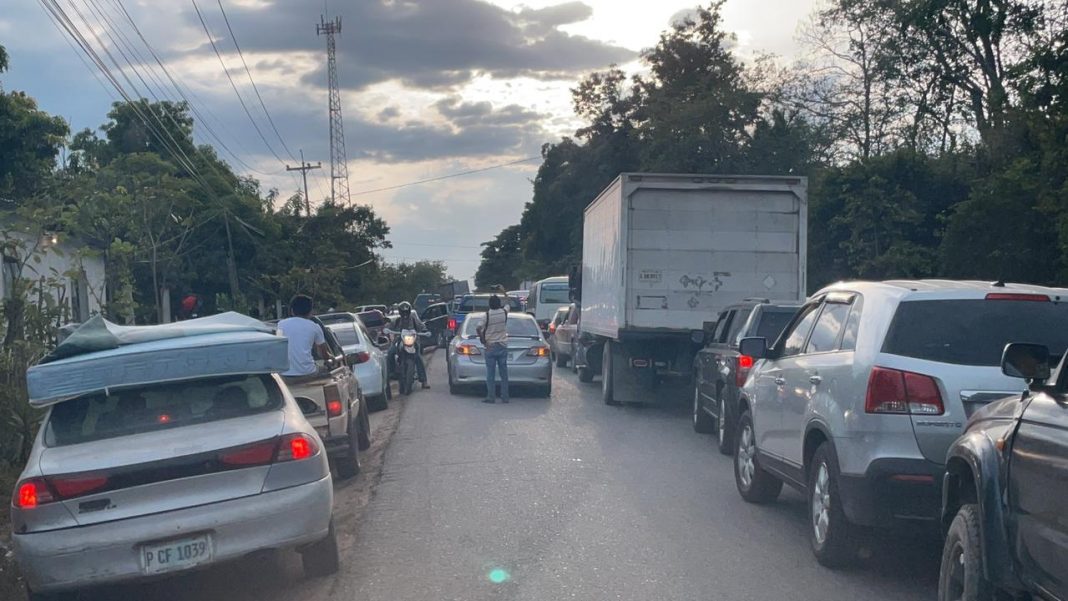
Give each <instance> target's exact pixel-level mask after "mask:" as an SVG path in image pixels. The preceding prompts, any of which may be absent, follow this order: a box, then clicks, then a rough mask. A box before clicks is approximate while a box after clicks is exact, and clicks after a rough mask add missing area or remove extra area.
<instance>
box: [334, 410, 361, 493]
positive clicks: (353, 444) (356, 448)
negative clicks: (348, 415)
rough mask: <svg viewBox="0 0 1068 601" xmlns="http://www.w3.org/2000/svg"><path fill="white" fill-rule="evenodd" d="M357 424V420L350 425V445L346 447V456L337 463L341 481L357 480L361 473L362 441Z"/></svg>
mask: <svg viewBox="0 0 1068 601" xmlns="http://www.w3.org/2000/svg"><path fill="white" fill-rule="evenodd" d="M357 424H358V422H357V421H355V420H354V421H353V422H350V423H349V441H348V442H349V443H348V444H347V445H345V452H344V454H342V455H341V456H340V457H338V460H337V461H336V462H335V467H336V468H337V477H338V479H339V480H348V479H350V478H355V477H356V475H357V474H359V473H360V440H359V434H358V430H359V426H358V425H357Z"/></svg>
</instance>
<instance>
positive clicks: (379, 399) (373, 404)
mask: <svg viewBox="0 0 1068 601" xmlns="http://www.w3.org/2000/svg"><path fill="white" fill-rule="evenodd" d="M367 408H368V409H370V410H371V411H385V410H386V409H387V408H389V401H388V400H386V395H385V394H377V395H375V396H373V397H371V398H369V399H367Z"/></svg>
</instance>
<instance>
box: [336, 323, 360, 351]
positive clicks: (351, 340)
mask: <svg viewBox="0 0 1068 601" xmlns="http://www.w3.org/2000/svg"><path fill="white" fill-rule="evenodd" d="M330 329H331V330H332V331H333V332H334V335H335V336H337V341H338V342H339V343H341V346H354V345H357V344H363V341H362V340H360V335H359V334H358V333H357V332H356V324H354V323H344V324H339V325H334V326H330Z"/></svg>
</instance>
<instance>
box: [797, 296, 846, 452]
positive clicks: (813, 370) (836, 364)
mask: <svg viewBox="0 0 1068 601" xmlns="http://www.w3.org/2000/svg"><path fill="white" fill-rule="evenodd" d="M852 303H853V295H852V294H842V293H837V292H836V293H831V294H828V295H827V297H826V298H825V299H824V301H823V308H822V309H821V310H820V314H819V317H818V318H817V319H816V322H815V325H814V326H813V327H812V332H811V333H810V334H809V337H808V342H806V343H805V348H804V350H803V351H802V352H801V354H799V355H798V356H797V357H796V359H794V361H795V363H796V366H797V372H796V375H794V376H789V377H788V386H789V387H790V389H791V394H788V395H787V396H786V397H784V399H783V408H782V434H783V445H784V446H783V448H784V454H783V458H784V459H786V460H787V461H788V462H790V463H791V464H793V465H795V466H801V465H802V463H803V451H804V438H805V429H806V428H807V427H808V421H809V420H810V419H812V418H813V417H814V416H825V415H827V414H828V412H829V411H832V410H833V409H831V408H832V407H834V406H836V404H837V403H836V396H837V394H839V393H841V392H848V391H850V390H852V388H851V383H850V381H849V380H850V374H851V372H852V363H853V353H852V351H851V350H843V349H842V344H841V343H842V336H843V333H844V331H845V329H846V327H845V324H846V321H847V320H848V319H849V313H850V309H851V307H852Z"/></svg>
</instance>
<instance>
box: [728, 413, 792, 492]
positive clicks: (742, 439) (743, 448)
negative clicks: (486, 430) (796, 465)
mask: <svg viewBox="0 0 1068 601" xmlns="http://www.w3.org/2000/svg"><path fill="white" fill-rule="evenodd" d="M734 483H735V485H737V487H738V493H739V494H741V495H742V498H743V499H745V500H746V501H748V502H750V503H757V504H764V503H771V502H772V501H774V500H775V499H777V498H779V493H780V492H781V491H782V480H779V479H778V478H776V477H775V476H772V475H771V474H769V473H768V472H766V471H764V468H762V467H760V458H759V457H758V456H757V446H756V434H755V432H754V431H753V418H752V417H750V415H749V412H748V411H746V412H745V413H743V414H742V417H741V418H740V419H739V420H738V444H737V445H735V452H734Z"/></svg>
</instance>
